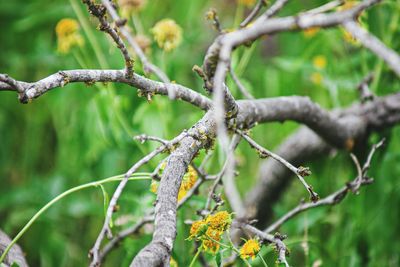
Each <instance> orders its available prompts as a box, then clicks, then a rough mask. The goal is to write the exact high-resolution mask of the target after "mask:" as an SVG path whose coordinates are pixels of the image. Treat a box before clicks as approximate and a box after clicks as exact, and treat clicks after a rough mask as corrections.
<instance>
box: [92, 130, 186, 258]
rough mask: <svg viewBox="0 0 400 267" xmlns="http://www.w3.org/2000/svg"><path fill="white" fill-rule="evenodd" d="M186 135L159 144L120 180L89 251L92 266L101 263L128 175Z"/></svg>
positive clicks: (183, 133) (184, 133)
mask: <svg viewBox="0 0 400 267" xmlns="http://www.w3.org/2000/svg"><path fill="white" fill-rule="evenodd" d="M185 136H187V133H186V131H184V132H182V133H181V134H180V135H178V136H177V137H175V138H174V139H172V140H171V141H170V142H169V143H168V145H162V146H159V147H158V148H157V149H155V150H154V151H152V152H150V153H149V154H147V155H146V156H145V157H143V158H142V159H141V160H139V161H138V162H136V163H135V164H134V165H133V166H132V167H131V168H130V169H129V170H128V171H127V172H126V173H125V176H124V179H123V180H122V181H121V182H120V184H119V185H118V187H117V189H115V191H114V194H113V196H112V198H111V200H110V203H109V205H108V208H107V212H106V216H105V219H104V223H103V227H102V229H101V230H100V233H99V235H98V237H97V239H96V242H95V243H94V245H93V248H92V249H91V250H90V252H89V256H90V257H91V259H92V261H91V264H90V266H97V265H98V264H99V263H100V254H99V249H100V246H101V243H102V241H103V239H104V237H105V235H107V236H108V237H109V238H111V237H112V234H111V229H110V221H111V217H112V215H113V213H114V212H115V207H116V205H117V201H118V199H119V197H120V196H121V194H122V191H123V189H124V188H125V186H126V184H127V183H128V177H130V176H131V175H132V174H133V173H134V172H136V171H137V170H138V169H139V168H140V167H141V166H142V165H144V164H146V163H147V162H149V161H150V160H151V159H152V158H154V157H155V156H157V155H158V154H160V153H161V152H163V151H164V150H166V149H168V147H169V145H174V144H176V143H178V142H179V141H181V140H182V139H183V138H184V137H185Z"/></svg>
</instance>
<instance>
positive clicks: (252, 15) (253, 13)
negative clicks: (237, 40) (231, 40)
mask: <svg viewBox="0 0 400 267" xmlns="http://www.w3.org/2000/svg"><path fill="white" fill-rule="evenodd" d="M265 5H266V1H265V0H258V2H257V4H256V6H255V7H254V8H253V10H252V11H251V12H250V14H249V15H248V16H247V17H246V18H245V19H244V20H243V21H242V23H240V25H239V27H240V28H244V27H246V26H247V25H249V24H250V23H251V21H252V20H253V19H254V18H255V17H257V15H258V13H259V12H260V10H261V9H262V8H263V6H265Z"/></svg>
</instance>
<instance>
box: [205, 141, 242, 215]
mask: <svg viewBox="0 0 400 267" xmlns="http://www.w3.org/2000/svg"><path fill="white" fill-rule="evenodd" d="M239 142H240V137H239V135H235V136H234V137H233V138H232V142H231V144H230V146H229V154H228V156H227V158H226V160H225V163H224V166H223V167H222V169H221V171H220V172H219V173H218V174H217V176H216V177H215V181H214V183H213V185H212V187H211V190H210V192H209V194H208V198H207V202H206V205H205V208H204V209H205V210H210V208H211V200H212V199H213V195H214V194H215V191H216V190H217V187H218V185H219V184H221V181H222V177H223V176H224V175H226V176H228V175H229V176H230V177H229V178H228V179H226V181H227V182H228V183H229V184H224V190H225V194H226V196H227V198H228V200H229V203H230V204H231V207H232V209H233V210H234V212H242V209H243V203H242V201H241V199H240V195H239V194H238V192H237V190H236V188H235V185H234V184H232V183H234V181H233V179H232V178H233V176H234V174H233V173H231V174H227V171H228V170H229V169H231V170H232V171H231V172H234V166H232V165H234V160H235V158H234V150H235V149H236V147H237V146H238V144H239Z"/></svg>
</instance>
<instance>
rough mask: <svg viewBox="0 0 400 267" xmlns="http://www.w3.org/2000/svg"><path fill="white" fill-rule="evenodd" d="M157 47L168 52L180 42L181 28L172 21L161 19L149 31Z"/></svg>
mask: <svg viewBox="0 0 400 267" xmlns="http://www.w3.org/2000/svg"><path fill="white" fill-rule="evenodd" d="M151 32H152V33H153V35H154V40H156V42H157V44H158V46H159V47H160V48H162V49H164V50H165V51H167V52H169V51H172V50H174V49H175V48H176V47H178V46H179V45H180V43H181V42H182V28H181V27H180V26H179V25H178V24H176V22H175V21H174V20H172V19H163V20H160V21H159V22H157V23H156V25H154V27H153V28H152V29H151Z"/></svg>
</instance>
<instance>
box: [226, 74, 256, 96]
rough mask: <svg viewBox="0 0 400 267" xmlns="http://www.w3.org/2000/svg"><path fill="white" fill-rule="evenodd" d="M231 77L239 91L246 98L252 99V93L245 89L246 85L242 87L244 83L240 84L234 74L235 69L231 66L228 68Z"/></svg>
mask: <svg viewBox="0 0 400 267" xmlns="http://www.w3.org/2000/svg"><path fill="white" fill-rule="evenodd" d="M229 71H230V74H231V77H232V79H233V81H234V82H235V84H236V85H237V87H238V88H239V90H240V92H241V93H242V94H243V95H244V96H245V97H246V98H247V99H254V96H252V94H250V92H249V91H248V90H247V89H246V87H244V85H243V84H242V82H241V81H240V79H239V77H237V76H236V73H235V71H234V70H233V68H232V66H231V67H230V69H229Z"/></svg>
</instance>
